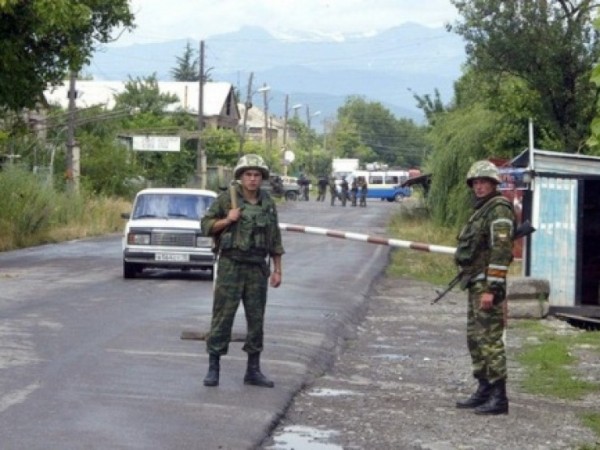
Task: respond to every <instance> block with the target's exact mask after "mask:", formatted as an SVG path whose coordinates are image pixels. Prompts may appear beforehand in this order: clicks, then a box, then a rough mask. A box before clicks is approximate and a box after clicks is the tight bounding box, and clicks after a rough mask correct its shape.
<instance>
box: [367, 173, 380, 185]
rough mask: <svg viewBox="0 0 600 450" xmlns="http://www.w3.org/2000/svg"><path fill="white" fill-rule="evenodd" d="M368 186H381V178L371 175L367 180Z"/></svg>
mask: <svg viewBox="0 0 600 450" xmlns="http://www.w3.org/2000/svg"><path fill="white" fill-rule="evenodd" d="M369 184H383V176H381V175H371V177H370V178H369Z"/></svg>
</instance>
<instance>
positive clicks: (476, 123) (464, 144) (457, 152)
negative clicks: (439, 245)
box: [427, 103, 503, 226]
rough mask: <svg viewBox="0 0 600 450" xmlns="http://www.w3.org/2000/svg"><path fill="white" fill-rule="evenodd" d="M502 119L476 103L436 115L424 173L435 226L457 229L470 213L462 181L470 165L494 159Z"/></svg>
mask: <svg viewBox="0 0 600 450" xmlns="http://www.w3.org/2000/svg"><path fill="white" fill-rule="evenodd" d="M502 126H503V124H502V116H501V115H500V114H499V113H497V112H494V111H490V110H489V109H486V108H485V107H484V106H482V105H481V104H480V103H475V104H473V105H471V106H468V107H464V108H460V109H457V110H455V111H453V112H451V113H446V114H441V115H438V116H437V118H436V125H435V127H433V129H432V130H431V132H430V135H429V138H430V139H431V144H432V146H433V149H434V153H433V156H432V157H431V158H429V159H428V162H427V171H428V172H430V173H432V174H433V182H432V185H431V189H430V191H429V195H428V205H429V207H430V211H431V214H432V217H433V219H434V221H435V222H436V223H437V224H439V225H446V226H458V224H461V223H464V221H465V220H466V218H467V217H466V216H467V214H468V213H469V210H470V207H469V206H470V200H469V191H468V189H467V185H466V182H465V177H466V174H467V171H468V170H469V167H470V165H471V164H472V163H473V162H475V161H477V160H480V159H486V158H488V157H489V156H490V155H497V156H501V155H498V153H497V151H498V148H497V147H496V145H497V143H498V141H497V139H496V135H497V134H498V132H499V129H501V128H502Z"/></svg>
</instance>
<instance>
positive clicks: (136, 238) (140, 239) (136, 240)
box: [127, 233, 150, 245]
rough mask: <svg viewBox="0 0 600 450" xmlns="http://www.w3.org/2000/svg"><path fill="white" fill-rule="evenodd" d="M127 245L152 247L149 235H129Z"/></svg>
mask: <svg viewBox="0 0 600 450" xmlns="http://www.w3.org/2000/svg"><path fill="white" fill-rule="evenodd" d="M127 243H128V244H129V245H150V235H149V234H148V233H129V234H128V235H127Z"/></svg>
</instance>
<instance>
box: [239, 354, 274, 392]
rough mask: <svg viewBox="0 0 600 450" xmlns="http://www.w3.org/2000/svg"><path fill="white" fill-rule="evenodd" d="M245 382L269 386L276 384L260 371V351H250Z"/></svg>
mask: <svg viewBox="0 0 600 450" xmlns="http://www.w3.org/2000/svg"><path fill="white" fill-rule="evenodd" d="M244 384H251V385H253V386H260V387H269V388H272V387H273V386H275V383H273V382H272V381H271V380H269V379H268V378H267V377H265V376H264V375H263V374H262V373H261V371H260V353H253V354H250V353H248V367H247V369H246V375H244Z"/></svg>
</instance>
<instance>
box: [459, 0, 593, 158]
mask: <svg viewBox="0 0 600 450" xmlns="http://www.w3.org/2000/svg"><path fill="white" fill-rule="evenodd" d="M451 2H452V3H453V4H454V5H455V6H456V8H457V9H458V12H459V13H460V14H461V16H462V20H460V21H458V22H457V23H456V24H455V25H454V26H452V27H450V29H451V30H454V31H455V32H457V33H458V34H459V35H461V36H462V37H463V38H464V39H465V41H466V43H467V45H466V51H467V57H468V65H469V66H470V67H472V68H474V69H475V70H477V71H481V72H484V73H487V74H490V75H497V76H505V75H507V74H509V75H511V76H513V77H516V78H518V79H520V80H522V81H523V82H525V83H526V85H527V88H528V89H530V90H531V91H533V92H535V93H536V94H537V97H538V99H539V102H540V105H541V108H539V110H538V111H536V112H537V113H538V115H537V116H535V117H534V120H535V122H536V125H537V126H539V127H542V128H544V130H545V133H547V134H548V136H549V137H550V139H551V140H556V141H558V142H560V146H561V147H562V148H563V149H564V150H566V151H569V152H577V151H580V150H582V149H583V147H584V145H585V141H586V138H587V136H588V133H589V124H590V122H591V119H592V117H593V116H594V108H595V101H596V98H597V94H598V89H597V88H596V87H595V86H594V85H593V84H592V83H591V82H590V79H589V77H590V73H591V70H592V67H593V65H594V63H595V62H596V61H597V60H598V55H599V45H598V34H597V32H595V30H594V29H593V26H592V20H591V18H592V17H593V16H594V15H595V14H596V10H597V9H598V7H599V3H598V2H596V1H593V0H581V1H574V0H556V1H551V2H549V1H547V0H540V1H531V0H487V1H485V2H484V1H480V0H451Z"/></svg>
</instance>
